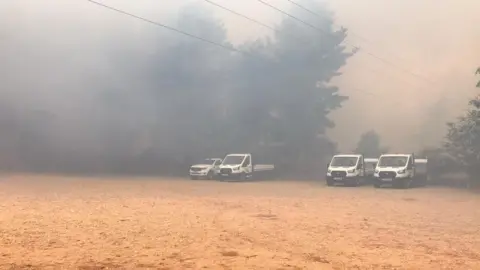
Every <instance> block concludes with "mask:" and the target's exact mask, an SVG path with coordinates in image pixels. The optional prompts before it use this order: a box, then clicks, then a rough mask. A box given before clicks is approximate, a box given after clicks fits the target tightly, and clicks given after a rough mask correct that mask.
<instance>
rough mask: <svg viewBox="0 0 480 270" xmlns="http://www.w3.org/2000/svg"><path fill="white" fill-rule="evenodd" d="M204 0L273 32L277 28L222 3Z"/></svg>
mask: <svg viewBox="0 0 480 270" xmlns="http://www.w3.org/2000/svg"><path fill="white" fill-rule="evenodd" d="M204 1H205V2H207V3H209V4H211V5H213V6H216V7H218V8H221V9H223V10H226V11H228V12H230V13H233V14H235V15H237V16H240V17H242V18H244V19H247V20H249V21H252V22H254V23H256V24H258V25H261V26H263V27H265V28H267V29H270V30H272V31H275V32H276V31H277V29H275V28H273V27H272V26H269V25H267V24H265V23H262V22H260V21H257V20H255V19H253V18H251V17H248V16H246V15H244V14H241V13H238V12H236V11H235V10H232V9H229V8H227V7H224V6H222V5H220V4H218V3H215V2H213V1H210V0H204Z"/></svg>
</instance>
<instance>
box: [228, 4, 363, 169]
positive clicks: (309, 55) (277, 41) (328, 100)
mask: <svg viewBox="0 0 480 270" xmlns="http://www.w3.org/2000/svg"><path fill="white" fill-rule="evenodd" d="M305 2H306V3H304V4H305V5H308V6H309V7H310V8H311V9H313V10H314V11H315V12H316V13H319V14H322V15H324V16H323V18H324V19H322V20H319V21H318V22H317V24H316V25H317V27H318V28H321V29H323V30H324V31H325V32H324V33H322V32H319V31H317V30H315V29H311V28H309V27H307V26H305V25H303V24H301V23H299V22H297V21H294V20H291V19H289V18H286V19H284V20H283V21H282V22H281V23H280V24H279V26H278V27H277V28H276V31H275V35H274V37H273V38H272V39H271V40H270V39H265V40H257V41H255V42H253V43H249V44H245V45H244V46H243V47H242V49H245V50H249V52H251V53H252V54H253V55H255V56H257V57H255V58H245V57H243V58H241V59H239V60H238V66H237V76H238V77H237V80H236V86H237V87H236V90H235V91H233V94H232V100H233V101H234V104H232V107H233V108H234V109H233V111H234V113H235V116H234V119H235V122H236V123H241V124H240V125H238V126H237V127H238V129H235V132H237V134H238V135H239V136H242V138H243V139H242V140H241V141H243V142H244V143H245V144H246V145H249V146H250V147H254V146H255V145H258V143H259V142H260V141H265V142H267V143H268V142H281V143H283V145H284V146H285V148H286V149H288V151H286V152H288V153H289V160H290V163H296V164H302V165H303V164H307V163H308V162H312V163H314V164H315V165H316V166H315V167H318V162H319V161H318V160H316V159H315V158H318V157H319V156H318V151H317V147H320V146H319V145H321V144H323V143H322V140H320V139H319V137H320V136H321V135H323V134H325V132H326V130H327V129H328V128H331V127H333V126H334V123H333V122H332V121H331V120H330V119H329V118H328V115H329V113H330V112H331V111H333V110H335V109H338V108H340V107H341V105H342V103H343V102H344V101H346V100H347V97H346V96H342V95H341V94H339V92H338V91H339V89H338V88H337V87H335V86H332V85H330V84H329V82H330V81H331V79H332V78H333V77H335V76H338V75H340V72H339V69H340V68H341V67H343V66H344V65H345V64H346V62H347V59H348V58H349V57H351V56H352V55H353V54H354V53H353V52H350V51H348V50H347V49H346V48H345V46H344V44H343V43H344V40H345V38H346V37H347V30H346V29H345V28H342V29H340V30H335V29H334V24H333V15H332V14H331V12H330V11H329V10H328V9H327V8H326V7H325V6H321V5H319V4H317V3H315V2H314V1H305ZM292 12H295V11H292ZM306 15H307V14H306V13H302V12H299V14H295V16H298V17H299V18H301V19H308V18H304V17H305V16H306ZM240 134H242V135H240ZM322 147H323V146H322ZM324 154H325V155H329V154H331V153H324ZM311 167H312V168H315V167H314V166H313V165H312V166H311Z"/></svg>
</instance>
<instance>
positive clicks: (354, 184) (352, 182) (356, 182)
mask: <svg viewBox="0 0 480 270" xmlns="http://www.w3.org/2000/svg"><path fill="white" fill-rule="evenodd" d="M347 183H348V186H350V187H358V185H359V180H358V177H355V178H353V179H352V180H350V181H348V182H347Z"/></svg>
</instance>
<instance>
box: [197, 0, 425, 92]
mask: <svg viewBox="0 0 480 270" xmlns="http://www.w3.org/2000/svg"><path fill="white" fill-rule="evenodd" d="M204 1H205V2H207V3H209V4H211V5H213V6H216V7H218V8H220V9H223V10H225V11H228V12H230V13H232V14H235V15H237V16H239V17H242V18H245V19H247V20H249V21H252V22H254V23H256V24H258V25H260V26H263V27H265V28H268V29H270V30H272V31H274V32H278V30H277V29H275V28H274V27H272V26H269V25H267V24H265V23H262V22H260V21H258V20H255V19H253V18H251V17H248V16H246V15H244V14H241V13H239V12H236V11H234V10H232V9H230V8H227V7H225V6H222V5H220V4H218V3H215V2H213V1H211V0H204ZM287 1H289V2H292V3H294V2H293V1H291V0H287ZM312 13H313V11H312ZM313 14H317V13H313ZM318 16H321V15H318ZM366 69H367V70H369V71H371V72H373V73H376V74H378V73H380V72H379V71H378V70H375V69H371V68H367V67H366ZM402 81H404V82H406V83H407V84H408V85H410V86H412V87H415V88H417V85H414V84H412V83H410V82H409V81H407V80H402Z"/></svg>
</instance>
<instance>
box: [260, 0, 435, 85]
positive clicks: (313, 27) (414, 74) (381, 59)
mask: <svg viewBox="0 0 480 270" xmlns="http://www.w3.org/2000/svg"><path fill="white" fill-rule="evenodd" d="M257 1H258V2H260V3H262V4H263V5H265V6H267V7H270V8H271V9H274V10H276V11H278V12H280V13H282V14H283V15H285V16H288V17H290V18H292V19H294V20H296V21H298V22H300V23H302V24H305V25H307V26H309V27H310V28H312V29H315V30H317V31H320V32H322V33H324V34H326V35H328V36H331V37H334V38H335V36H334V35H333V34H331V33H329V32H327V31H325V30H323V29H321V28H318V27H316V26H314V25H312V24H310V23H308V22H305V21H304V20H301V19H299V18H298V17H295V16H293V15H292V14H290V13H288V12H286V11H284V10H282V9H280V8H278V7H276V6H274V5H272V4H270V3H267V2H265V1H263V0H257ZM345 43H346V44H349V45H350V46H352V47H354V48H358V46H356V45H353V44H350V43H348V42H347V41H345ZM360 52H364V53H365V54H366V55H368V56H370V57H373V58H375V59H377V60H379V61H381V62H383V63H384V64H387V65H390V66H392V67H395V68H397V69H398V70H400V71H402V72H404V73H406V74H409V75H411V76H414V77H417V78H419V79H421V80H424V81H426V82H428V83H432V84H435V82H433V81H431V80H429V79H427V78H425V77H423V76H421V75H418V74H416V73H413V72H411V71H409V70H407V69H404V68H402V67H399V66H397V65H395V64H394V63H392V62H390V61H388V60H387V59H384V58H382V57H380V56H377V55H375V54H374V53H371V52H369V51H366V50H363V49H362V50H360Z"/></svg>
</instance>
